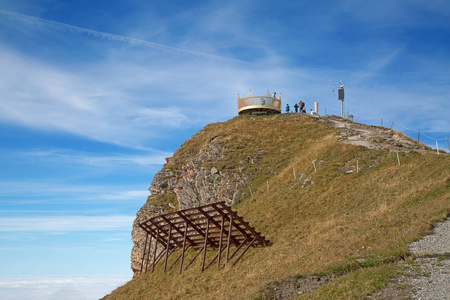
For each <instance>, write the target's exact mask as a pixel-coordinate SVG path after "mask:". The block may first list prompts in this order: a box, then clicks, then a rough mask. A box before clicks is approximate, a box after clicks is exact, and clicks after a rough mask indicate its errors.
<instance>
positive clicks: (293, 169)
mask: <svg viewBox="0 0 450 300" xmlns="http://www.w3.org/2000/svg"><path fill="white" fill-rule="evenodd" d="M292 171H293V172H294V179H297V178H296V177H295V168H292Z"/></svg>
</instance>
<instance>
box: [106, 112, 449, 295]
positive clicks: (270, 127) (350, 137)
mask: <svg viewBox="0 0 450 300" xmlns="http://www.w3.org/2000/svg"><path fill="white" fill-rule="evenodd" d="M443 154H444V153H443ZM166 161H167V163H166V164H165V165H164V167H163V168H162V170H161V171H160V172H158V173H157V174H156V175H155V178H154V180H153V181H152V183H151V186H150V188H149V190H150V191H151V195H150V196H149V197H148V199H147V202H146V203H145V204H144V205H143V206H142V208H141V209H140V210H139V211H138V212H137V215H136V220H135V222H134V225H133V232H132V239H133V243H134V247H133V249H132V253H131V267H132V269H133V271H134V272H135V275H136V278H135V279H134V280H132V281H130V282H129V283H128V284H126V285H125V286H123V287H121V288H119V289H117V290H116V291H114V292H113V293H112V294H111V295H109V296H107V297H106V299H131V298H136V299H178V298H186V297H187V298H192V299H255V298H257V299H290V298H292V297H294V296H299V295H303V296H302V297H318V298H321V297H324V298H327V297H333V295H342V294H346V295H349V297H348V298H352V297H353V298H359V297H365V296H367V295H368V294H370V293H373V292H374V291H376V290H378V289H380V288H381V287H382V286H383V285H384V284H386V283H387V282H388V281H389V279H390V278H391V277H392V276H394V274H395V269H396V264H395V262H398V261H402V260H405V259H407V258H408V257H409V256H410V253H409V252H408V247H407V245H408V243H410V242H412V241H414V240H417V239H418V238H420V236H422V235H424V234H426V233H427V232H429V230H430V228H431V224H432V223H433V222H436V221H440V220H443V219H445V218H446V217H447V215H448V214H449V212H450V156H449V155H447V154H444V155H436V152H435V151H434V152H433V151H432V149H431V148H428V147H426V146H425V145H423V144H419V143H417V142H415V141H413V140H411V139H409V138H408V137H406V136H405V135H403V134H401V133H399V132H396V131H394V130H390V129H388V128H383V127H376V126H367V125H363V124H358V123H354V122H352V121H349V120H345V119H342V118H340V117H336V116H322V117H316V116H309V115H306V114H280V115H272V116H271V115H268V116H239V117H235V118H233V119H231V120H229V121H226V122H223V123H214V124H209V125H207V126H206V127H204V128H203V129H202V130H200V131H199V132H198V133H196V134H194V135H193V136H192V137H191V139H189V140H188V141H186V142H185V143H183V145H181V147H180V148H178V149H177V150H176V151H175V152H174V154H173V156H172V157H170V158H167V159H166ZM219 201H225V202H226V203H227V204H228V205H230V206H232V207H233V209H235V210H237V211H238V212H239V214H240V215H243V216H244V217H245V219H247V220H248V221H249V222H250V223H251V224H253V225H254V226H255V227H256V228H257V229H258V230H259V231H261V232H262V233H263V234H264V235H265V236H267V237H268V238H269V240H270V241H271V242H272V245H271V246H269V247H266V248H254V249H251V250H250V251H249V252H248V253H247V254H246V256H245V257H244V258H243V259H242V260H241V261H240V262H239V264H237V265H236V266H235V267H232V268H231V267H228V266H227V267H226V268H225V269H222V270H217V268H210V269H208V270H206V271H205V272H203V273H200V271H199V266H196V264H195V263H194V264H193V266H192V267H191V268H190V269H189V270H187V271H186V272H183V273H182V274H178V272H177V271H175V270H171V271H169V272H167V273H163V272H162V270H159V269H158V268H156V269H155V272H154V273H151V272H148V273H145V274H140V275H139V273H140V264H141V260H142V250H143V247H144V242H145V235H144V232H143V231H142V230H141V229H140V228H139V226H138V225H139V224H140V223H141V222H143V221H145V220H147V219H149V218H151V217H153V216H156V215H159V214H162V213H167V212H171V211H176V210H180V209H186V208H192V207H198V206H201V205H205V204H209V203H213V202H219ZM195 253H196V252H195V251H187V259H189V256H190V257H193V256H194V255H195ZM215 253H216V252H215V251H209V252H208V255H209V256H211V258H212V257H213V256H214V255H215ZM151 259H152V258H151V257H150V260H151ZM171 259H172V260H169V264H171V263H172V262H173V260H175V259H176V256H174V257H171ZM374 278H375V279H374ZM350 283H351V284H350ZM321 285H322V287H321V288H318V287H319V286H321ZM317 288H318V289H317ZM308 292H310V293H308ZM308 295H309V296H308ZM314 295H315V296H314ZM324 295H327V296H324Z"/></svg>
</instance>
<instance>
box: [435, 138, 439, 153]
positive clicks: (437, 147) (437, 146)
mask: <svg viewBox="0 0 450 300" xmlns="http://www.w3.org/2000/svg"><path fill="white" fill-rule="evenodd" d="M436 151H437V153H438V155H439V144H438V142H437V141H436Z"/></svg>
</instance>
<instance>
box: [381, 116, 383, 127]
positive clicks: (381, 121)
mask: <svg viewBox="0 0 450 300" xmlns="http://www.w3.org/2000/svg"><path fill="white" fill-rule="evenodd" d="M381 127H383V118H381Z"/></svg>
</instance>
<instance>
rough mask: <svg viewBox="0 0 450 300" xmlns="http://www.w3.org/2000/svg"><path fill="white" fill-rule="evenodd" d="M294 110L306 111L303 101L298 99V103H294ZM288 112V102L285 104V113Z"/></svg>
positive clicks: (289, 109)
mask: <svg viewBox="0 0 450 300" xmlns="http://www.w3.org/2000/svg"><path fill="white" fill-rule="evenodd" d="M299 109H300V110H299ZM294 110H295V112H301V113H306V110H305V102H303V101H301V100H300V102H299V103H298V104H297V103H295V105H294ZM290 112H291V108H290V107H289V104H286V113H290Z"/></svg>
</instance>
